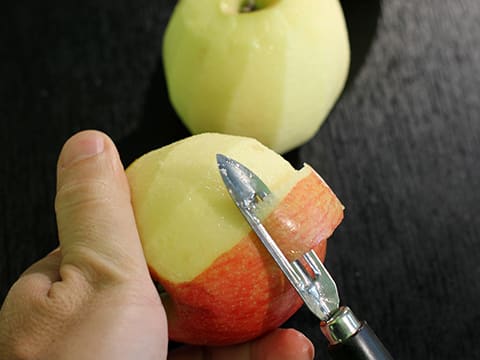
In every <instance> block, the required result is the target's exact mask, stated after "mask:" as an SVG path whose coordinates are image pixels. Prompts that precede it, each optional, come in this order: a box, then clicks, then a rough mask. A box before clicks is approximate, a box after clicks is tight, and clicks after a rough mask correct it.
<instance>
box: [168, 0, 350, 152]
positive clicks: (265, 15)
mask: <svg viewBox="0 0 480 360" xmlns="http://www.w3.org/2000/svg"><path fill="white" fill-rule="evenodd" d="M253 2H254V3H257V5H258V9H257V10H254V11H251V12H246V13H241V12H239V8H240V6H241V4H242V3H244V1H242V0H180V1H179V2H178V3H177V5H176V8H175V10H174V12H173V14H172V16H171V18H170V21H169V23H168V26H167V29H166V32H165V35H164V41H163V61H164V70H165V74H166V80H167V88H168V93H169V97H170V101H171V103H172V104H173V107H174V108H175V110H176V112H177V114H178V115H179V117H180V118H181V119H182V121H183V122H184V124H185V125H186V126H187V128H188V129H189V130H190V131H191V132H192V133H193V134H198V133H201V132H220V133H226V134H234V135H242V136H248V137H253V138H256V139H258V140H259V141H260V142H261V143H263V144H265V145H266V146H268V147H269V148H271V149H273V150H275V151H277V152H279V153H284V152H287V151H289V150H291V149H293V148H295V147H297V146H299V145H301V144H303V143H305V142H307V141H308V140H309V139H310V138H311V137H313V135H314V134H315V133H316V132H317V130H318V129H319V127H320V125H321V124H322V123H323V121H324V120H325V119H326V117H327V115H328V114H329V112H330V110H331V108H332V107H333V105H334V104H335V102H336V100H337V99H338V97H339V95H340V94H341V92H342V90H343V87H344V85H345V81H346V78H347V74H348V69H349V62H350V47H349V41H348V33H347V28H346V24H345V19H344V16H343V11H342V8H341V6H340V4H339V2H338V0H264V1H259V0H256V1H253Z"/></svg>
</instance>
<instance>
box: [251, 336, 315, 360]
mask: <svg viewBox="0 0 480 360" xmlns="http://www.w3.org/2000/svg"><path fill="white" fill-rule="evenodd" d="M252 346H253V348H252V354H253V356H252V358H253V359H272V360H273V359H277V360H294V359H296V360H312V359H313V358H314V355H315V348H314V346H313V344H312V342H311V341H310V340H309V339H308V338H307V337H306V336H305V335H303V334H302V333H301V332H299V331H297V330H295V329H277V330H275V331H273V332H272V333H270V334H268V335H266V336H265V337H263V338H261V339H259V340H258V341H257V342H256V343H254V344H253V345H252Z"/></svg>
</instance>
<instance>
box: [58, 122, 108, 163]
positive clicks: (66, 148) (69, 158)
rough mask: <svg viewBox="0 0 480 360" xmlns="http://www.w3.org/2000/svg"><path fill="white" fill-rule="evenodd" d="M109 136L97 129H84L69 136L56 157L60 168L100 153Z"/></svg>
mask: <svg viewBox="0 0 480 360" xmlns="http://www.w3.org/2000/svg"><path fill="white" fill-rule="evenodd" d="M108 142H111V140H110V138H109V137H108V136H107V135H106V134H104V133H102V132H100V131H97V130H84V131H81V132H79V133H77V134H75V135H73V136H72V137H70V138H69V139H68V140H67V141H66V142H65V144H64V145H63V148H62V151H61V152H60V156H59V159H58V167H59V168H60V169H62V168H66V167H69V166H71V165H73V164H75V163H76V162H78V161H80V160H83V159H88V158H90V157H93V156H95V155H98V154H101V153H102V152H103V151H104V149H105V145H106V143H108Z"/></svg>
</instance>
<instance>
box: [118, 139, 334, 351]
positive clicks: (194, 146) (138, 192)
mask: <svg viewBox="0 0 480 360" xmlns="http://www.w3.org/2000/svg"><path fill="white" fill-rule="evenodd" d="M218 153H221V154H224V155H226V156H228V157H231V158H233V159H235V160H237V161H239V162H240V163H242V164H244V165H246V166H247V167H248V168H250V169H251V170H253V171H254V172H255V173H256V174H257V175H258V176H259V177H260V178H261V179H262V180H263V181H264V182H265V183H266V185H267V186H268V187H269V188H270V189H271V190H272V193H273V194H274V196H272V199H270V200H269V201H267V202H265V205H264V208H263V209H261V210H262V211H261V213H262V214H263V216H262V219H263V222H264V224H265V225H266V228H267V230H269V231H270V233H271V234H272V236H273V238H274V239H275V240H276V241H277V243H278V244H279V246H280V248H281V249H282V251H283V252H284V253H285V255H286V256H287V257H288V258H289V260H293V259H296V258H298V257H299V256H300V255H301V254H303V253H305V252H307V251H308V250H310V249H315V250H316V252H317V254H318V255H319V256H320V257H321V258H322V259H323V258H324V256H325V251H326V240H327V238H328V237H329V236H330V235H331V234H332V232H333V231H334V229H335V228H336V227H337V225H338V224H339V223H340V221H341V220H342V218H343V206H342V204H341V203H340V202H339V200H338V199H337V197H336V196H335V195H334V193H333V192H332V190H331V189H330V188H329V187H328V186H327V184H326V183H325V182H324V181H323V180H322V179H321V178H320V177H319V175H318V174H317V173H316V172H315V171H314V170H313V169H312V168H311V167H309V166H308V165H306V166H304V167H303V168H302V169H301V170H299V171H297V170H295V169H294V168H293V167H292V166H291V165H290V164H289V163H288V162H287V161H286V160H284V159H283V158H282V157H281V156H280V155H278V154H277V153H275V152H274V151H272V150H270V149H268V148H267V147H265V146H264V145H262V144H260V143H259V142H258V141H256V140H254V139H251V138H245V137H239V136H231V135H220V134H213V133H206V134H201V135H196V136H192V137H189V138H186V139H184V140H181V141H178V142H176V143H173V144H171V145H168V146H165V147H163V148H161V149H158V150H155V151H152V152H150V153H148V154H146V155H144V156H142V157H141V158H139V159H138V160H136V161H135V162H134V163H133V164H132V165H130V166H129V168H128V169H127V176H128V180H129V183H130V187H131V194H132V204H133V208H134V211H135V217H136V221H137V226H138V231H139V234H140V238H141V241H142V245H143V249H144V253H145V257H146V260H147V263H148V265H149V268H150V271H151V274H152V277H153V279H154V280H155V281H156V282H158V283H159V284H160V285H161V286H162V287H163V289H164V290H165V293H163V294H162V300H163V303H164V305H165V308H166V312H167V317H168V323H169V336H170V338H171V339H172V340H176V341H179V342H185V343H190V344H208V345H225V344H234V343H239V342H243V341H247V340H249V339H252V338H255V337H257V336H260V335H262V334H264V333H266V332H268V331H270V330H272V329H274V328H276V327H278V326H280V325H281V324H282V323H283V322H285V321H286V320H287V319H288V318H289V317H290V316H291V315H292V314H293V313H294V312H295V311H297V310H298V308H299V307H300V306H301V304H302V302H301V300H300V298H299V297H298V295H297V294H296V292H295V291H294V290H293V288H292V287H291V285H290V284H289V283H288V281H287V280H286V278H285V277H284V276H283V274H282V273H281V272H280V270H279V269H278V267H277V265H276V264H275V263H274V261H273V260H272V259H271V257H270V255H269V254H268V252H267V251H266V250H265V249H264V248H263V247H262V245H261V243H260V241H259V240H258V238H257V237H256V236H255V235H254V233H253V232H252V231H251V229H250V228H249V226H248V224H247V223H246V221H245V220H244V219H243V217H242V216H241V214H240V212H239V210H238V209H237V208H236V206H235V205H234V203H233V201H232V199H231V198H230V196H229V194H228V192H227V190H226V188H225V185H224V184H223V182H222V179H221V176H220V173H219V171H218V167H217V163H216V154H218Z"/></svg>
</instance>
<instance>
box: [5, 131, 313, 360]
mask: <svg viewBox="0 0 480 360" xmlns="http://www.w3.org/2000/svg"><path fill="white" fill-rule="evenodd" d="M55 209H56V216H57V225H58V236H59V241H60V248H59V249H58V250H56V251H54V252H52V253H50V254H49V255H47V256H46V257H45V258H43V259H41V260H40V261H38V262H37V263H35V264H34V265H32V266H31V267H30V268H29V269H27V270H26V271H25V273H23V274H22V275H21V276H20V278H19V279H18V281H17V282H16V283H15V284H14V285H13V286H12V288H11V289H10V292H9V294H8V295H7V298H6V299H5V302H4V304H3V305H2V308H1V310H0V359H5V360H17V359H18V360H19V359H22V360H29V359H35V360H43V359H48V360H63V359H69V360H77V359H82V360H83V359H103V360H109V359H115V360H130V359H135V360H136V359H142V360H150V359H152V360H153V359H155V360H158V359H165V358H167V343H168V340H167V320H166V316H165V312H164V309H163V306H162V303H161V301H160V298H159V296H158V293H157V291H156V289H155V287H154V285H153V283H152V281H151V279H150V276H149V273H148V268H147V265H146V263H145V259H144V256H143V252H142V248H141V244H140V241H139V237H138V233H137V229H136V226H135V219H134V216H133V210H132V207H131V204H130V192H129V187H128V183H127V179H126V176H125V173H124V169H123V166H122V164H121V162H120V158H119V156H118V153H117V150H116V148H115V145H114V144H113V142H112V141H111V140H110V139H109V138H108V137H107V136H106V135H104V134H102V133H100V132H96V131H85V132H81V133H79V134H77V135H75V136H73V137H72V138H71V139H69V140H68V141H67V142H66V144H65V145H64V148H63V149H62V152H61V154H60V157H59V161H58V168H57V197H56V200H55ZM207 358H208V359H224V358H225V359H229V360H236V359H276V360H282V359H285V360H286V359H299V360H301V359H312V358H313V346H312V344H311V343H310V341H309V340H308V339H307V338H306V337H304V336H303V335H302V334H300V333H299V332H297V331H295V330H284V329H278V330H276V331H273V332H272V333H270V334H267V335H266V336H264V337H262V338H260V339H257V340H254V341H252V342H249V343H246V344H241V345H236V346H231V347H219V348H201V347H185V348H182V349H180V350H178V351H175V352H173V353H171V354H169V356H168V359H171V360H187V359H207Z"/></svg>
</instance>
